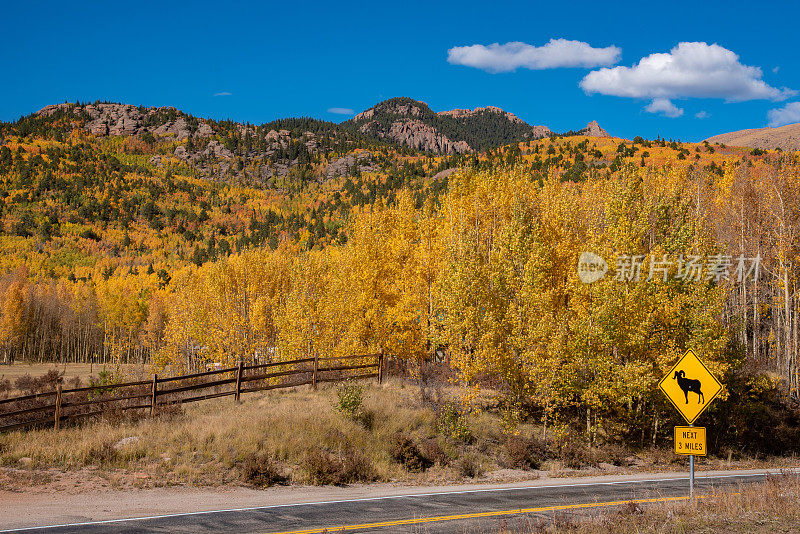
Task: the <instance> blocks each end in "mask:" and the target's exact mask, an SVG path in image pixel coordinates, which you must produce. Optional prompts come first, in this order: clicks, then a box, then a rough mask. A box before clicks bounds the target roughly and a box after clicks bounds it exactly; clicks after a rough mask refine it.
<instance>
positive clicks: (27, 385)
mask: <svg viewBox="0 0 800 534" xmlns="http://www.w3.org/2000/svg"><path fill="white" fill-rule="evenodd" d="M14 387H15V388H17V389H18V390H20V391H22V392H23V393H25V394H26V395H33V394H34V393H36V392H37V391H39V379H38V378H34V377H32V376H31V375H29V374H27V373H26V374H24V375H22V376H21V377H19V378H17V379H16V380H15V381H14Z"/></svg>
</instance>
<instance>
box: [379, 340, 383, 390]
mask: <svg viewBox="0 0 800 534" xmlns="http://www.w3.org/2000/svg"><path fill="white" fill-rule="evenodd" d="M381 384H383V347H381V350H379V351H378V385H381Z"/></svg>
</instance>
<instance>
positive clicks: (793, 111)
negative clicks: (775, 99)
mask: <svg viewBox="0 0 800 534" xmlns="http://www.w3.org/2000/svg"><path fill="white" fill-rule="evenodd" d="M767 118H768V119H769V125H770V126H773V127H776V126H784V125H786V124H794V123H795V122H800V102H789V103H788V104H786V105H785V106H783V107H782V108H776V109H771V110H769V111H768V112H767Z"/></svg>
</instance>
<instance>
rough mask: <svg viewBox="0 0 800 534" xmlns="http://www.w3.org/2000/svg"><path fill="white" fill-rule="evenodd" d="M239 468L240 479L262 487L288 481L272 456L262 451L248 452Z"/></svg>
mask: <svg viewBox="0 0 800 534" xmlns="http://www.w3.org/2000/svg"><path fill="white" fill-rule="evenodd" d="M240 470H241V473H242V479H243V480H244V481H245V482H247V483H250V484H252V485H254V486H258V487H262V488H263V487H268V486H274V485H276V484H286V483H287V482H288V479H287V478H286V477H285V476H284V475H283V474H282V473H281V470H280V468H279V467H278V465H277V464H276V462H275V461H274V460H273V459H272V457H270V456H269V455H268V454H266V453H263V452H259V453H251V454H248V455H247V456H246V457H245V459H244V461H242V464H241V467H240Z"/></svg>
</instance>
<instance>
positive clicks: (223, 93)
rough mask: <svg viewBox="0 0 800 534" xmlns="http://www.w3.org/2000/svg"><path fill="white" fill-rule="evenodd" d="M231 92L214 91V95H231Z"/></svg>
mask: <svg viewBox="0 0 800 534" xmlns="http://www.w3.org/2000/svg"><path fill="white" fill-rule="evenodd" d="M231 94H232V93H229V92H228V91H220V92H219V93H214V96H231Z"/></svg>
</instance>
